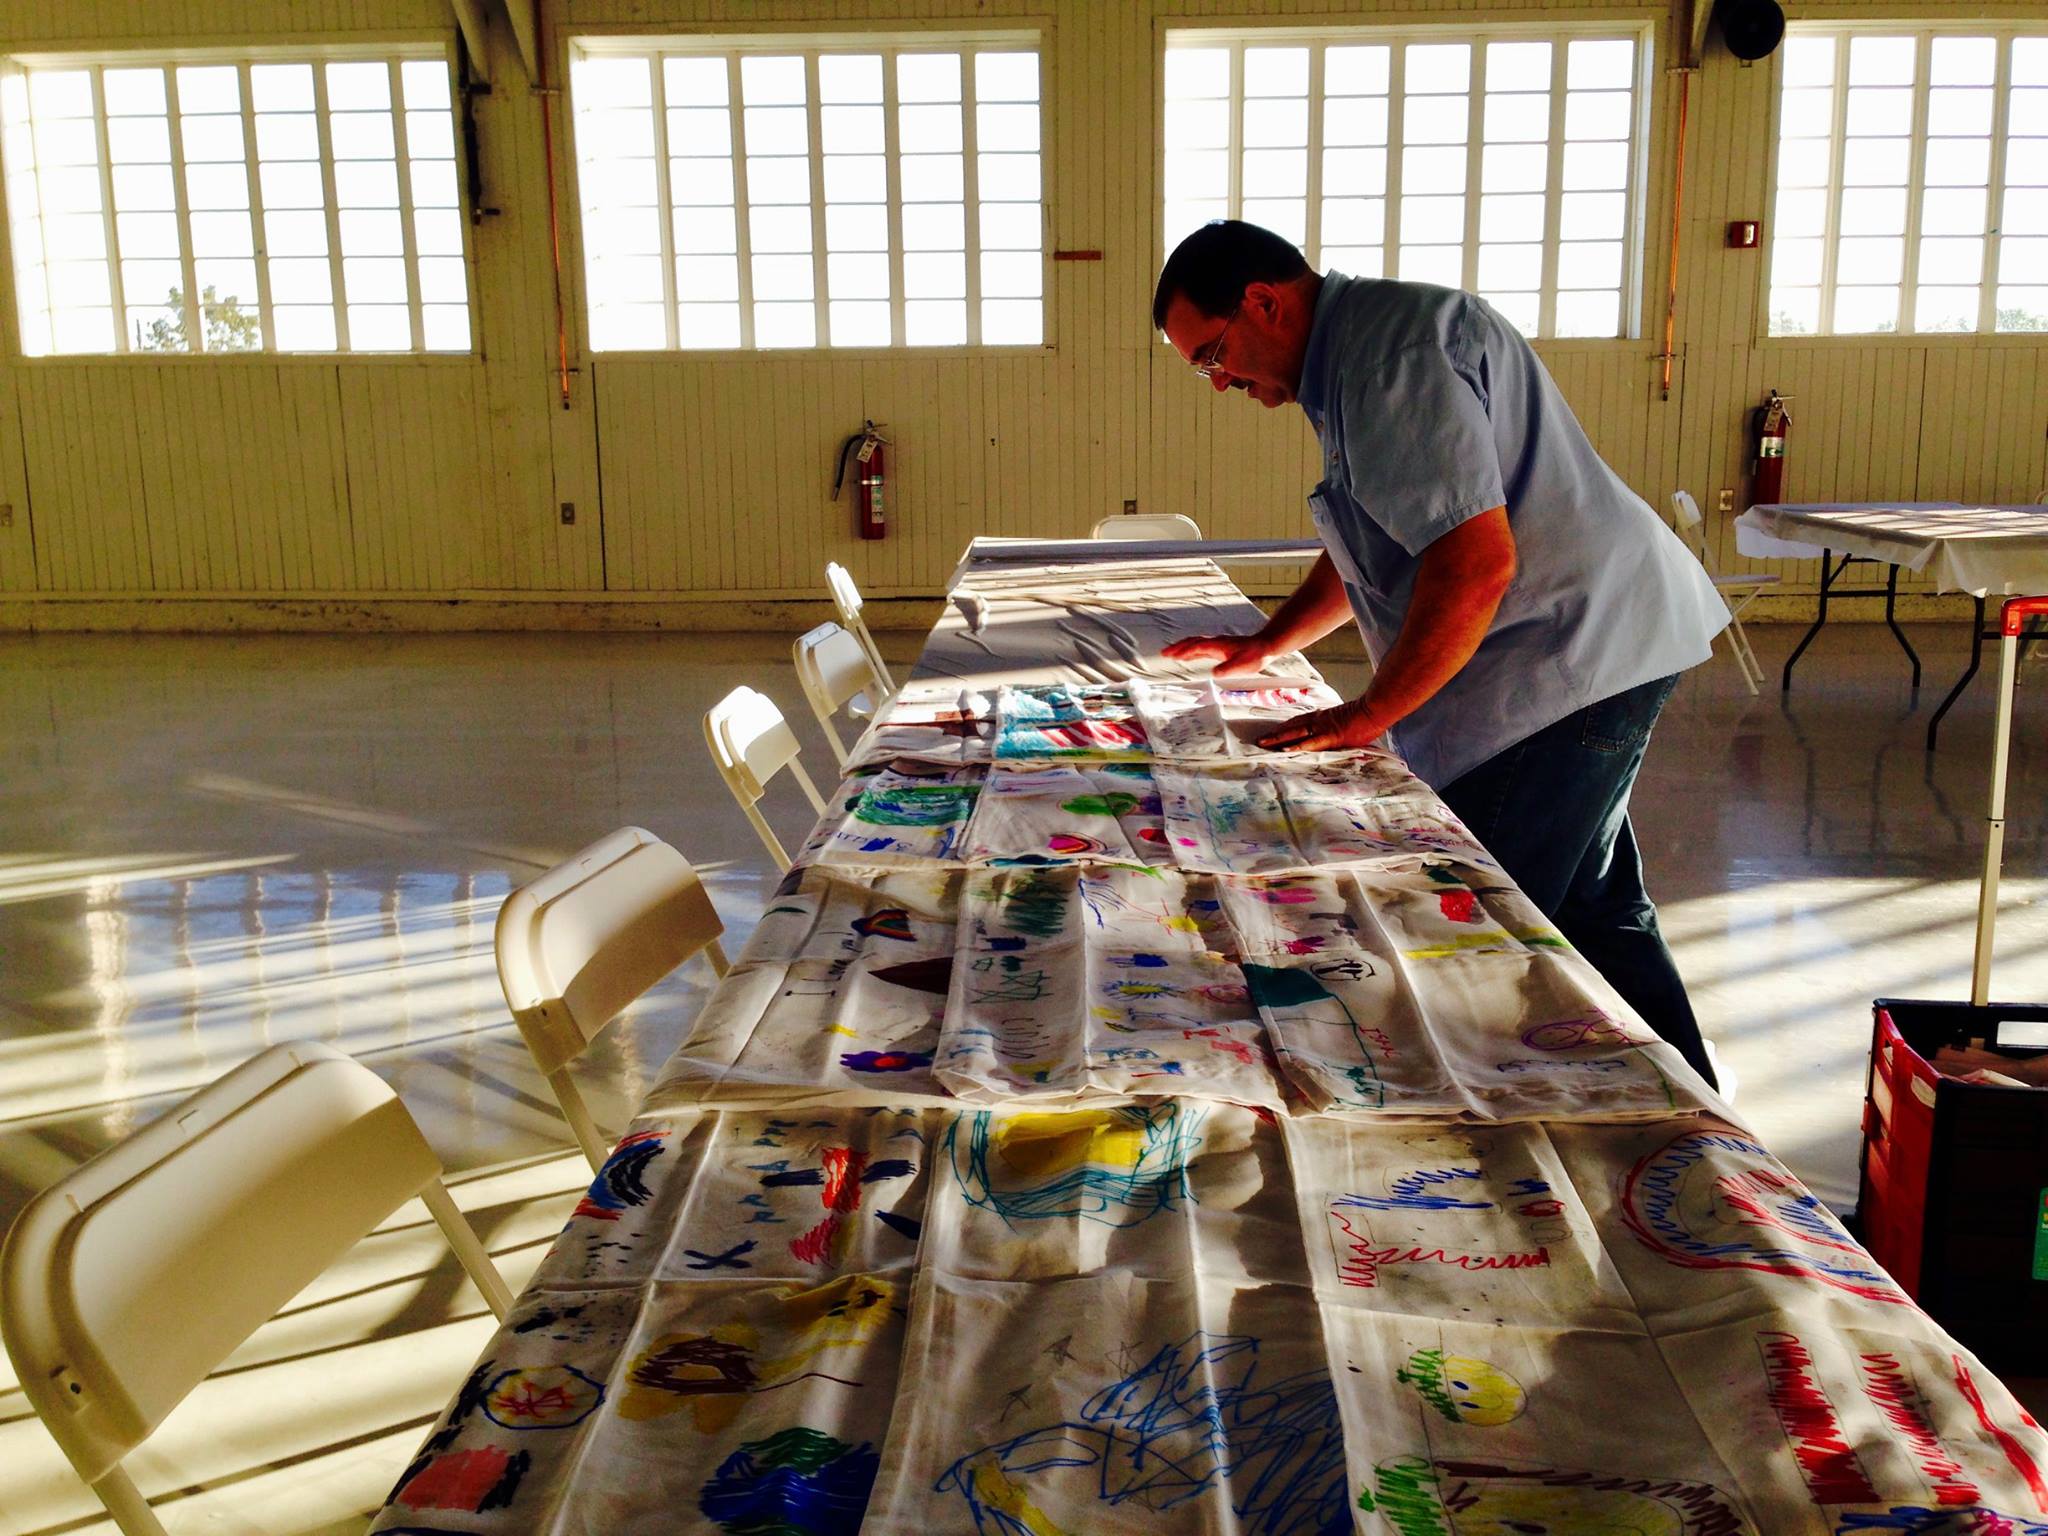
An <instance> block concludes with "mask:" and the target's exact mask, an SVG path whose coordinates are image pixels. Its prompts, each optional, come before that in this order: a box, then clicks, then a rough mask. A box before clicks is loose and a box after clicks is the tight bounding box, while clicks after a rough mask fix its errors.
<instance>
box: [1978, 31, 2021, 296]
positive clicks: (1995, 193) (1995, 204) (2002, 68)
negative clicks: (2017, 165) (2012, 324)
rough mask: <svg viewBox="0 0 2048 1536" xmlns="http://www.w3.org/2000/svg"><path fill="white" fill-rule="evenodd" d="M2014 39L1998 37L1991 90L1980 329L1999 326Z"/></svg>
mask: <svg viewBox="0 0 2048 1536" xmlns="http://www.w3.org/2000/svg"><path fill="white" fill-rule="evenodd" d="M2012 49H2013V39H2012V36H2011V34H2007V35H2006V36H2004V37H2001V38H2000V39H1999V40H1998V66H1997V69H1998V72H1997V74H1996V75H1995V76H1994V77H1993V80H1994V84H1993V86H1992V93H1991V167H1990V171H1989V173H1988V177H1987V179H1988V181H1989V185H1988V186H1986V187H1985V189H1984V197H1985V208H1984V256H1983V263H1982V265H1981V267H1980V268H1979V273H1980V276H1981V277H1982V279H1983V281H1982V282H1981V283H1980V284H1979V286H1978V289H1977V329H1978V330H1979V331H1996V330H1997V329H1998V272H1999V263H2000V260H2001V257H2002V253H2001V250H2000V247H2001V246H2003V245H2004V243H2005V235H2004V232H2003V230H2004V224H2005V151H2006V143H2007V140H2008V139H2009V138H2010V137H2011V127H2012V121H2011V113H2012Z"/></svg>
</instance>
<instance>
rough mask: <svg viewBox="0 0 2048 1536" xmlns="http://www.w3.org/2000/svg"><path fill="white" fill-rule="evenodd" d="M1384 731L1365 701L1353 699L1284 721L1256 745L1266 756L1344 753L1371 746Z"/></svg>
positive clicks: (1383, 727) (1384, 728) (1262, 737)
mask: <svg viewBox="0 0 2048 1536" xmlns="http://www.w3.org/2000/svg"><path fill="white" fill-rule="evenodd" d="M1386 729H1387V728H1386V726H1385V725H1383V724H1382V723H1381V722H1380V721H1379V720H1378V719H1376V718H1375V717H1374V716H1373V714H1372V712H1371V711H1370V710H1369V709H1367V708H1366V702H1365V700H1364V699H1353V700H1352V701H1351V702H1350V703H1349V704H1339V705H1337V706H1336V707H1335V708H1334V709H1317V710H1311V711H1310V712H1309V713H1307V714H1305V715H1296V716H1295V717H1294V718H1293V719H1292V720H1283V721H1281V722H1280V724H1278V725H1276V726H1274V727H1273V729H1271V730H1270V731H1268V732H1266V734H1265V735H1263V736H1261V737H1260V738H1259V745H1260V746H1262V747H1264V748H1265V749H1266V750H1267V751H1269V752H1343V751H1347V750H1349V749H1351V748H1354V747H1369V746H1371V745H1373V743H1375V742H1376V741H1378V740H1379V739H1380V737H1381V736H1382V735H1384V734H1385V733H1386Z"/></svg>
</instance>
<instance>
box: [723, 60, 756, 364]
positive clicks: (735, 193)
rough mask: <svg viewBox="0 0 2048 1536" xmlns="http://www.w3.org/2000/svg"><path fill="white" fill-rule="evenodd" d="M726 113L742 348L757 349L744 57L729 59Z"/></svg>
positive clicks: (726, 79) (727, 63)
mask: <svg viewBox="0 0 2048 1536" xmlns="http://www.w3.org/2000/svg"><path fill="white" fill-rule="evenodd" d="M725 101H726V105H725V110H726V112H727V113H728V114H729V115H730V118H731V123H732V230H733V242H732V243H733V246H734V248H735V249H736V251H737V253H738V256H739V267H740V286H739V294H740V345H741V346H742V347H746V348H749V349H751V348H752V347H753V345H754V241H753V232H752V230H751V228H750V227H749V226H750V225H751V223H752V221H753V207H754V205H753V200H752V199H751V198H749V197H748V196H747V119H746V114H745V113H744V112H743V111H742V110H741V102H740V56H739V53H738V51H737V50H734V51H733V52H731V53H728V54H727V55H726V56H725Z"/></svg>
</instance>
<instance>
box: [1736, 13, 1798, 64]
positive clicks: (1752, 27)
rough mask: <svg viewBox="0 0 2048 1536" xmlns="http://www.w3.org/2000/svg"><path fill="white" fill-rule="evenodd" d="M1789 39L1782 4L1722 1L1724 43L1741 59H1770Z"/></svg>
mask: <svg viewBox="0 0 2048 1536" xmlns="http://www.w3.org/2000/svg"><path fill="white" fill-rule="evenodd" d="M1784 37H1785V12H1784V10H1783V9H1782V8H1781V7H1780V6H1779V4H1778V0H1721V39H1722V41H1724V42H1725V43H1727V45H1728V51H1729V52H1730V53H1732V54H1734V55H1735V57H1737V58H1738V59H1743V60H1746V61H1750V62H1754V61H1755V60H1757V59H1761V58H1767V57H1769V55H1770V52H1771V50H1772V49H1773V48H1776V47H1777V46H1778V44H1779V43H1780V42H1782V41H1783V40H1784Z"/></svg>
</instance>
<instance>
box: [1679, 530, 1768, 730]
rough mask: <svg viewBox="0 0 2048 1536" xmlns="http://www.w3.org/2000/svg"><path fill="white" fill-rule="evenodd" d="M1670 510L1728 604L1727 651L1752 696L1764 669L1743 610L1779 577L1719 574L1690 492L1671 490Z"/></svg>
mask: <svg viewBox="0 0 2048 1536" xmlns="http://www.w3.org/2000/svg"><path fill="white" fill-rule="evenodd" d="M1671 510H1672V513H1673V515H1674V518H1675V520H1676V522H1677V524H1678V536H1679V537H1680V538H1681V539H1683V540H1684V541H1685V547H1686V548H1687V549H1689V550H1691V551H1692V553H1693V558H1694V559H1696V560H1698V561H1699V563H1700V565H1701V566H1702V567H1703V568H1704V569H1705V571H1706V573H1707V579H1708V580H1709V581H1711V582H1713V584H1714V590H1715V591H1717V592H1719V593H1720V594H1721V601H1722V602H1724V603H1726V604H1727V605H1728V649H1729V650H1730V651H1731V652H1732V653H1733V654H1734V656H1735V664H1736V665H1737V666H1738V667H1740V668H1741V669H1742V680H1743V681H1744V682H1745V683H1747V684H1749V691H1750V692H1751V693H1755V692H1756V688H1757V684H1758V683H1760V682H1762V681H1763V680H1764V669H1763V668H1762V667H1760V666H1759V665H1757V659H1756V652H1755V651H1753V650H1751V649H1750V647H1749V635H1748V634H1747V633H1746V632H1745V631H1744V630H1743V627H1742V610H1743V609H1745V608H1747V607H1748V606H1749V605H1750V604H1751V603H1753V602H1755V601H1756V597H1757V594H1758V593H1759V592H1761V591H1763V589H1764V588H1765V587H1774V586H1776V585H1777V584H1778V578H1777V576H1776V575H1775V574H1773V573H1770V572H1767V571H1751V572H1748V573H1746V574H1742V573H1733V572H1731V573H1729V574H1726V575H1724V574H1722V572H1721V570H1720V568H1719V567H1718V566H1717V565H1716V564H1715V563H1714V551H1713V547H1712V545H1711V544H1710V543H1709V542H1708V540H1707V530H1706V521H1707V520H1706V518H1705V517H1703V516H1702V515H1701V513H1700V507H1699V503H1698V502H1696V501H1694V500H1693V499H1692V492H1690V491H1673V492H1672V493H1671Z"/></svg>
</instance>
